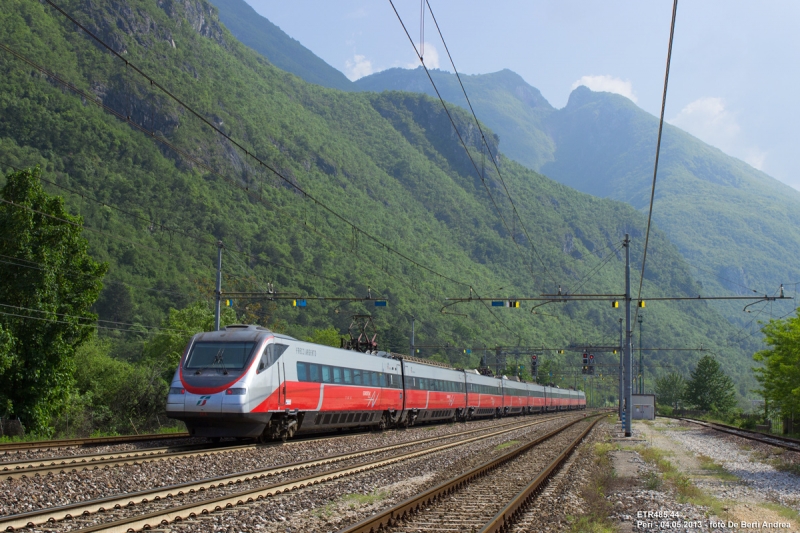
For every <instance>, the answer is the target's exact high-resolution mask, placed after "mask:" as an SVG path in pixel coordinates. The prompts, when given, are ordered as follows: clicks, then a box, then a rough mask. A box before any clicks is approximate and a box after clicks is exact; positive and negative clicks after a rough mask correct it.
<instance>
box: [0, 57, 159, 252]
mask: <svg viewBox="0 0 800 533" xmlns="http://www.w3.org/2000/svg"><path fill="white" fill-rule="evenodd" d="M0 46H2V44H0ZM0 202H3V203H4V204H8V205H11V206H13V207H16V208H18V209H23V210H26V211H31V212H33V213H36V214H38V215H41V216H44V217H48V218H52V219H53V220H58V221H59V222H63V223H65V224H69V225H70V226H75V227H76V228H81V229H85V230H87V231H91V232H93V233H98V234H100V235H103V236H105V237H110V238H112V239H117V240H120V241H124V242H127V243H129V244H132V245H134V246H138V247H141V248H146V249H148V250H152V251H154V252H158V253H159V254H165V255H168V256H170V257H175V255H174V254H171V253H169V252H167V251H165V250H163V249H160V248H153V247H152V246H147V245H146V244H141V243H137V242H134V241H132V240H130V239H127V238H125V237H121V236H119V235H114V234H111V233H108V232H106V231H102V230H99V229H95V228H92V227H90V226H86V225H84V224H79V223H77V222H74V221H72V220H67V219H65V218H60V217H57V216H55V215H51V214H49V213H45V212H44V211H39V210H38V209H34V208H32V207H28V206H27V205H22V204H18V203H16V202H12V201H11V200H6V199H5V198H0Z"/></svg>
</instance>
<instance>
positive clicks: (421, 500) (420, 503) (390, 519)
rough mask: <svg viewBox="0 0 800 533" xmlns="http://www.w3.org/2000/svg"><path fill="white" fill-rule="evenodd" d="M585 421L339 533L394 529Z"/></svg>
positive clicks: (512, 452)
mask: <svg viewBox="0 0 800 533" xmlns="http://www.w3.org/2000/svg"><path fill="white" fill-rule="evenodd" d="M592 416H603V415H600V414H598V415H592ZM583 420H586V418H583V417H581V418H578V419H575V420H573V421H572V422H569V423H567V424H565V425H563V426H561V427H560V428H558V429H556V430H554V431H551V432H549V433H547V434H546V435H542V436H541V437H538V438H536V439H534V440H532V441H530V442H529V443H527V444H525V445H523V446H520V447H519V448H516V449H514V450H511V451H509V452H507V453H505V454H503V455H501V456H500V457H497V458H495V459H491V460H489V461H487V462H485V463H483V464H481V465H479V466H477V467H475V468H473V469H471V470H469V471H468V472H465V473H463V474H461V475H459V476H457V477H455V478H452V479H450V480H449V481H445V482H444V483H440V484H439V485H437V486H435V487H433V488H431V489H428V490H426V491H424V492H422V493H420V494H417V495H416V496H412V497H411V498H409V499H407V500H405V501H403V502H400V503H399V504H397V505H395V506H393V507H391V508H389V509H386V510H385V511H383V512H381V513H378V514H376V515H373V516H371V517H369V518H367V519H365V520H362V521H361V522H358V523H357V524H354V525H352V526H350V527H347V528H344V529H341V530H339V533H377V532H378V531H379V530H381V529H382V528H387V527H393V526H395V525H397V524H399V523H400V522H401V521H402V520H404V519H405V518H406V517H408V516H410V515H411V514H413V513H415V512H417V511H419V510H421V509H424V508H425V507H426V506H427V505H429V504H431V503H433V502H435V501H437V500H438V499H440V498H442V497H444V496H447V495H449V494H452V493H454V492H456V491H458V490H460V489H461V488H462V487H464V486H466V485H467V484H468V483H470V482H471V481H473V480H475V479H477V478H480V477H482V476H484V475H485V474H486V473H488V472H490V471H492V470H494V469H495V468H497V467H499V466H501V465H503V464H505V463H507V462H508V461H510V460H512V459H514V458H516V457H518V456H520V455H522V454H523V453H525V452H527V451H529V450H531V449H532V448H534V447H536V446H538V445H539V444H541V443H542V442H544V441H546V440H548V439H550V438H552V437H554V436H556V435H558V434H559V433H561V432H562V431H564V430H565V429H567V428H569V427H572V426H573V425H575V424H577V423H578V422H581V421H583Z"/></svg>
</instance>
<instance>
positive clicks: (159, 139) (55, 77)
mask: <svg viewBox="0 0 800 533" xmlns="http://www.w3.org/2000/svg"><path fill="white" fill-rule="evenodd" d="M0 49H3V50H6V51H7V52H8V53H10V54H12V55H13V56H14V57H16V58H18V59H19V60H21V61H23V62H25V63H27V64H29V65H30V66H32V67H33V68H35V69H37V70H39V71H40V72H42V73H43V74H45V75H47V76H48V77H50V78H51V79H53V80H54V81H56V82H58V83H59V84H61V85H62V86H64V87H66V88H68V89H69V90H71V91H72V92H74V93H76V94H78V95H80V96H81V97H83V98H84V99H86V100H87V101H89V102H92V103H94V104H95V105H97V106H98V107H100V108H102V109H104V110H105V111H107V112H108V113H110V114H112V115H113V116H115V117H117V118H118V119H119V120H121V121H123V122H126V123H127V124H129V125H131V126H132V127H134V128H135V129H138V130H139V131H141V132H142V133H144V134H146V135H149V136H150V137H151V138H153V139H154V140H155V141H157V142H160V143H162V144H164V145H165V146H167V147H168V148H170V149H172V150H173V151H175V152H176V153H178V154H179V155H181V156H182V157H184V158H186V159H187V160H189V161H191V162H193V163H194V164H196V165H197V166H199V167H201V168H204V169H206V170H207V171H208V172H209V173H211V174H213V175H215V176H218V177H220V178H221V179H223V180H225V181H228V182H229V183H231V184H232V185H234V186H235V187H238V188H239V189H242V190H243V191H244V192H245V194H247V195H248V196H250V197H251V198H253V199H254V200H257V201H259V202H261V203H264V204H266V205H267V206H268V207H271V208H273V209H275V210H276V211H280V212H283V213H284V214H285V215H286V216H287V217H288V218H291V219H293V220H295V221H296V222H297V223H298V225H302V227H304V228H305V229H307V230H308V231H311V232H312V233H315V234H317V235H319V236H320V237H322V238H324V239H326V240H328V241H329V242H331V243H332V244H334V245H337V246H338V245H339V244H340V243H338V242H336V241H334V240H333V239H332V238H331V237H329V236H327V235H325V234H324V233H321V232H319V231H317V230H316V229H315V228H312V227H309V226H308V224H307V223H305V222H304V221H299V220H298V219H297V218H296V217H294V216H293V215H292V214H291V213H286V212H284V210H283V209H282V208H281V207H279V206H277V205H275V204H272V203H271V202H269V201H267V200H265V199H264V198H262V197H261V196H260V195H259V196H258V197H256V196H255V194H254V193H252V192H251V191H249V189H248V188H247V187H242V186H240V185H238V184H237V183H236V182H235V181H234V180H231V179H229V178H227V177H226V176H223V175H221V174H219V173H218V172H216V171H215V170H214V169H213V168H211V167H210V166H209V165H207V164H206V163H205V162H204V161H202V160H200V159H198V158H196V157H194V156H192V155H191V154H189V153H188V152H186V151H184V150H182V149H180V148H178V147H177V146H175V145H173V144H172V143H170V142H169V141H167V140H166V139H164V138H163V137H159V136H156V135H155V134H154V133H153V132H150V131H147V130H145V129H144V128H143V127H141V126H140V125H138V124H136V123H135V122H132V121H131V120H130V119H129V117H127V116H123V115H122V114H120V113H119V112H117V111H116V110H114V109H112V108H110V107H108V106H106V105H105V104H103V103H102V102H99V101H97V100H96V99H95V98H94V97H93V96H92V95H90V94H88V93H86V92H84V91H82V90H81V89H79V88H77V87H75V86H74V85H72V84H71V83H69V82H67V81H66V80H63V79H62V78H60V77H59V76H58V75H56V74H55V73H53V72H51V71H49V70H47V69H45V68H44V67H42V66H41V65H38V64H37V63H36V62H34V61H32V60H30V59H28V58H27V57H25V56H24V55H22V54H20V53H18V52H16V51H14V50H12V49H10V48H9V47H7V46H5V45H4V44H2V43H0ZM85 227H86V228H87V229H90V228H88V227H87V226H85ZM92 231H96V232H98V233H103V232H100V231H99V230H92ZM103 234H105V233H103ZM381 245H382V246H383V248H384V250H385V251H387V252H389V253H397V252H396V251H395V250H394V249H392V248H391V247H389V246H388V245H384V244H381ZM238 253H241V252H238ZM249 257H255V259H256V260H259V261H263V262H267V263H271V264H274V265H276V266H280V267H283V268H289V269H291V270H297V271H300V272H306V273H308V272H307V271H303V270H301V269H298V268H294V267H289V266H287V265H282V264H279V263H275V262H273V261H269V260H265V259H262V258H259V257H256V256H249ZM411 262H412V264H414V265H415V266H419V267H422V268H425V269H426V270H430V269H427V267H424V266H423V265H421V264H420V263H418V262H416V261H413V260H411ZM373 266H375V265H373ZM381 270H383V272H384V273H386V274H387V275H389V276H390V277H392V278H394V279H396V280H397V281H399V282H401V283H403V284H404V285H406V286H408V287H409V288H411V289H412V290H416V288H415V287H414V286H412V285H410V284H409V283H408V282H404V281H403V280H402V279H400V278H398V277H397V276H395V275H394V274H392V273H390V272H389V271H387V270H385V269H381ZM328 279H331V278H328ZM446 279H448V280H451V278H446ZM452 281H454V282H456V283H457V284H458V283H460V282H457V281H455V280H452ZM490 312H491V310H490ZM492 315H493V316H494V317H495V319H496V320H498V321H500V320H499V319H498V318H497V317H496V315H494V313H492ZM500 322H501V324H502V325H503V326H504V327H506V328H507V329H508V327H507V326H506V325H505V323H503V322H502V321H500Z"/></svg>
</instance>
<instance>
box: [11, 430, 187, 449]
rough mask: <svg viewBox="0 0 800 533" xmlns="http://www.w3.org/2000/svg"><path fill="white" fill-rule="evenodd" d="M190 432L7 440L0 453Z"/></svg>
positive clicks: (162, 437)
mask: <svg viewBox="0 0 800 533" xmlns="http://www.w3.org/2000/svg"><path fill="white" fill-rule="evenodd" d="M189 437H190V435H189V434H188V433H152V434H146V435H119V436H116V437H91V438H85V439H59V440H43V441H31V442H6V443H3V444H0V453H3V452H15V451H22V450H25V451H35V450H52V449H53V448H75V447H80V446H101V445H104V444H126V443H129V442H142V441H148V440H168V439H187V438H189Z"/></svg>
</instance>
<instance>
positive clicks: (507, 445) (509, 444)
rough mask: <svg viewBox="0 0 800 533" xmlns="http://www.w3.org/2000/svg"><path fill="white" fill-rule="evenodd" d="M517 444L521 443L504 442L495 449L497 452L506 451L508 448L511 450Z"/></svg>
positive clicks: (516, 441)
mask: <svg viewBox="0 0 800 533" xmlns="http://www.w3.org/2000/svg"><path fill="white" fill-rule="evenodd" d="M515 444H519V441H518V440H510V441H507V442H504V443H502V444H498V445H497V446H495V447H494V449H495V450H505V449H506V448H510V447H511V446H513V445H515Z"/></svg>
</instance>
